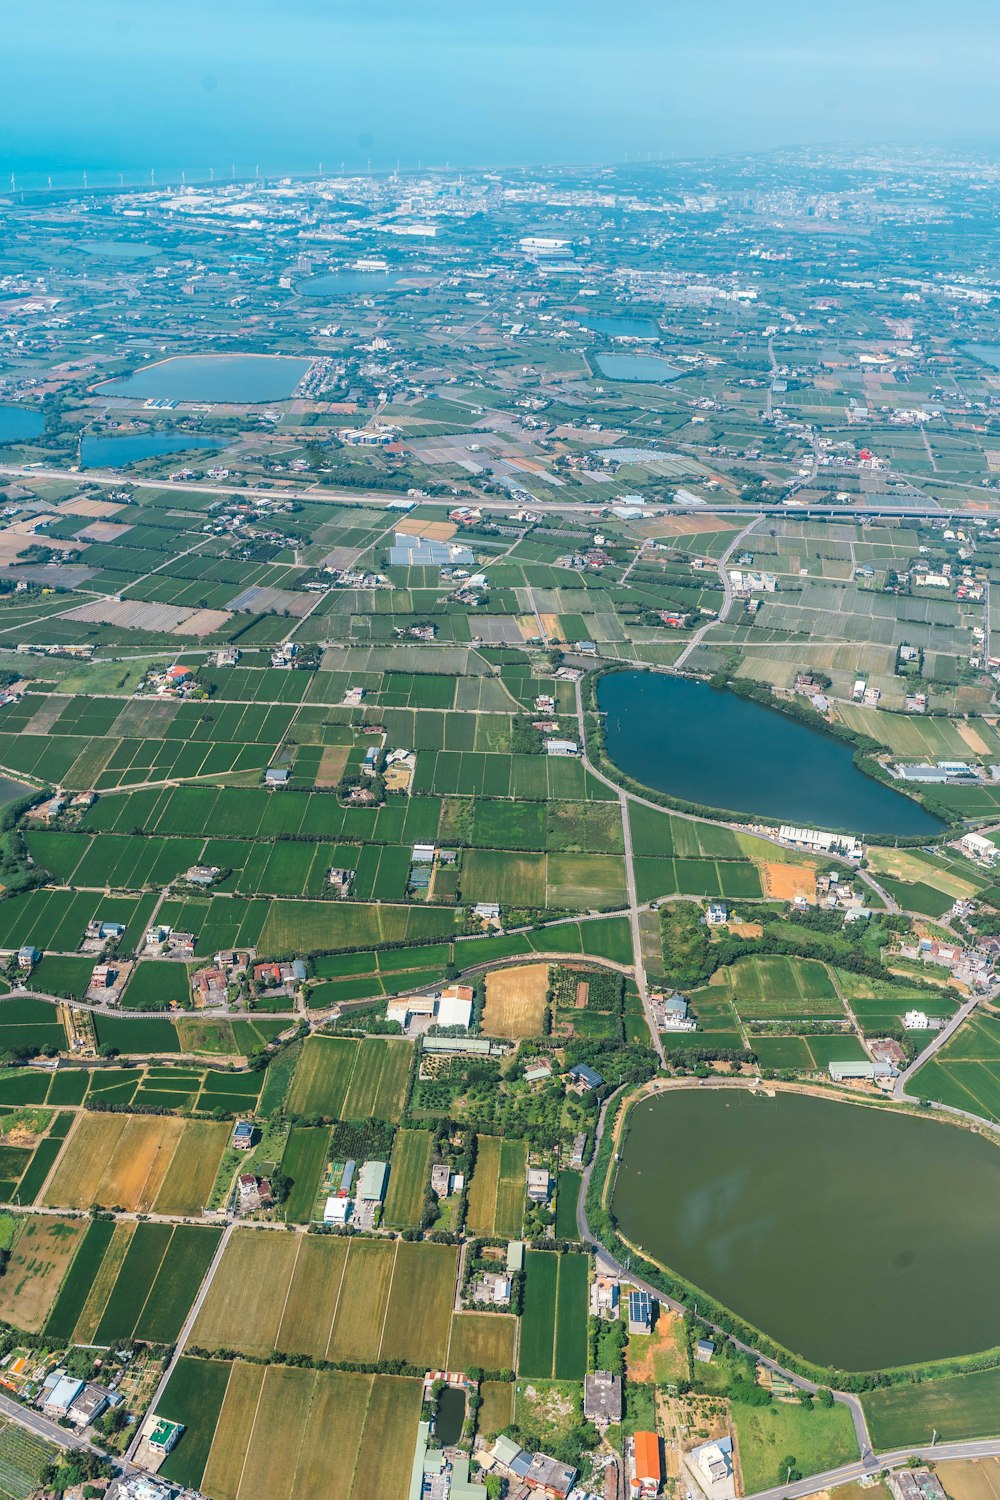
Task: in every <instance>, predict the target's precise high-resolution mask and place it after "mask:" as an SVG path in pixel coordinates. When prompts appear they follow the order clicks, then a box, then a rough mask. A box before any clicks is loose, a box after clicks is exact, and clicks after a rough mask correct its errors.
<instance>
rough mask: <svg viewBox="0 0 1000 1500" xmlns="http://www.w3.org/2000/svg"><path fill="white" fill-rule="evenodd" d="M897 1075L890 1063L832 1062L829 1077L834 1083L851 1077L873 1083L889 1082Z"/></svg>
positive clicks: (845, 1080)
mask: <svg viewBox="0 0 1000 1500" xmlns="http://www.w3.org/2000/svg"><path fill="white" fill-rule="evenodd" d="M897 1076H898V1070H897V1069H896V1068H894V1067H893V1066H892V1064H891V1063H882V1062H832V1063H831V1064H830V1077H831V1078H832V1079H833V1081H834V1083H846V1082H848V1081H850V1080H851V1079H856V1078H857V1079H867V1080H870V1081H871V1082H873V1083H889V1082H891V1080H892V1079H893V1078H896V1077H897Z"/></svg>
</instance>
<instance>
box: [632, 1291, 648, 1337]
mask: <svg viewBox="0 0 1000 1500" xmlns="http://www.w3.org/2000/svg"><path fill="white" fill-rule="evenodd" d="M628 1331H629V1333H652V1331H653V1299H652V1297H651V1296H650V1295H649V1293H648V1292H640V1291H636V1290H634V1289H633V1290H632V1291H630V1292H629V1294H628Z"/></svg>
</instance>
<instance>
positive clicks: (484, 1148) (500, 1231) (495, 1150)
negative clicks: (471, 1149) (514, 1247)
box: [468, 1135, 527, 1237]
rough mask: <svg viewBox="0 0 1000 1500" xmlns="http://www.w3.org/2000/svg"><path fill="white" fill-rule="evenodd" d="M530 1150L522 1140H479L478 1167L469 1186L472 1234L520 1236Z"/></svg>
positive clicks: (477, 1147) (491, 1138)
mask: <svg viewBox="0 0 1000 1500" xmlns="http://www.w3.org/2000/svg"><path fill="white" fill-rule="evenodd" d="M526 1165H527V1148H526V1146H525V1144H524V1142H523V1141H516V1140H510V1141H507V1140H500V1139H499V1138H498V1137H497V1136H492V1135H481V1136H477V1138H476V1165H475V1170H474V1171H473V1174H472V1181H471V1183H470V1184H469V1190H468V1192H469V1212H468V1226H469V1229H470V1231H471V1232H472V1233H473V1234H484V1235H494V1234H496V1235H508V1236H511V1237H516V1236H517V1235H519V1234H520V1233H521V1227H522V1223H523V1219H524V1193H525V1181H526V1177H525V1172H526Z"/></svg>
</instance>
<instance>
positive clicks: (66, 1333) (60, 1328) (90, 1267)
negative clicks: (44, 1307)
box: [45, 1219, 115, 1341]
mask: <svg viewBox="0 0 1000 1500" xmlns="http://www.w3.org/2000/svg"><path fill="white" fill-rule="evenodd" d="M114 1228H115V1226H114V1223H113V1221H112V1220H110V1219H95V1220H94V1222H93V1223H92V1224H91V1225H90V1227H89V1228H88V1230H87V1233H86V1235H85V1236H84V1239H83V1241H82V1243H81V1245H80V1248H79V1249H78V1250H77V1252H76V1255H75V1256H74V1258H73V1263H72V1265H71V1266H70V1269H69V1272H68V1274H67V1276H66V1279H65V1280H64V1281H63V1284H62V1286H61V1288H60V1290H59V1296H58V1297H57V1298H56V1301H55V1304H54V1306H53V1308H52V1311H51V1312H50V1313H49V1317H48V1322H47V1323H46V1325H45V1331H46V1333H47V1334H48V1335H49V1337H50V1338H52V1339H56V1340H58V1339H65V1340H67V1341H69V1340H70V1339H71V1338H72V1337H73V1330H74V1329H75V1328H76V1325H77V1322H78V1321H79V1317H80V1314H81V1312H82V1311H83V1304H84V1303H85V1302H86V1300H87V1297H88V1296H89V1294H90V1290H91V1287H92V1286H93V1283H94V1279H95V1277H96V1275H97V1272H98V1269H99V1268H100V1265H101V1262H102V1260H103V1259H104V1255H105V1252H106V1251H107V1248H108V1246H109V1245H110V1243H111V1236H112V1234H113V1233H114Z"/></svg>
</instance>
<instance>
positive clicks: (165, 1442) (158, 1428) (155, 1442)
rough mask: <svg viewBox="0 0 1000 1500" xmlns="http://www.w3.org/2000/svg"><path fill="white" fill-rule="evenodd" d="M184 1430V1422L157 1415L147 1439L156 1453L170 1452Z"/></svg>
mask: <svg viewBox="0 0 1000 1500" xmlns="http://www.w3.org/2000/svg"><path fill="white" fill-rule="evenodd" d="M183 1431H184V1423H183V1422H170V1421H168V1420H167V1418H166V1417H157V1418H156V1421H155V1423H154V1424H153V1430H152V1432H150V1433H149V1434H148V1435H147V1437H146V1441H147V1443H148V1444H149V1446H150V1447H151V1448H152V1450H153V1452H154V1453H162V1454H164V1456H165V1455H166V1454H168V1453H169V1452H170V1450H171V1448H173V1447H174V1446H175V1444H176V1442H177V1439H178V1438H179V1437H180V1435H181V1433H182V1432H183Z"/></svg>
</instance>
